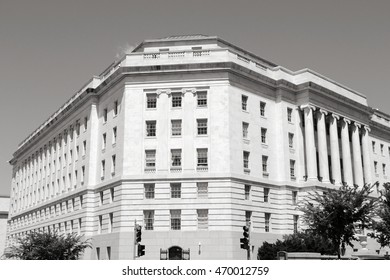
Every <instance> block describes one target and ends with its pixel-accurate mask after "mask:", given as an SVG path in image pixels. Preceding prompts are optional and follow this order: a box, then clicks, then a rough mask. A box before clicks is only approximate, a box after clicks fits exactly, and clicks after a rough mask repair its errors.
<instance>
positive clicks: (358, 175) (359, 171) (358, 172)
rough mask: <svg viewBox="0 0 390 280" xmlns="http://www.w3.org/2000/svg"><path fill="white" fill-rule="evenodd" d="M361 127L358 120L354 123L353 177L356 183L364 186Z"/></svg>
mask: <svg viewBox="0 0 390 280" xmlns="http://www.w3.org/2000/svg"><path fill="white" fill-rule="evenodd" d="M359 128H360V124H358V123H356V122H355V123H354V124H353V125H352V155H353V179H354V182H355V184H356V185H358V186H359V187H362V186H363V184H364V183H363V166H362V154H361V152H360V140H359Z"/></svg>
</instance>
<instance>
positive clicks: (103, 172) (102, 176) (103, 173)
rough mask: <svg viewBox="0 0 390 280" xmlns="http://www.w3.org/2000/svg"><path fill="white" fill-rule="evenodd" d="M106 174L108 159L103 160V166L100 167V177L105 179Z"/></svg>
mask: <svg viewBox="0 0 390 280" xmlns="http://www.w3.org/2000/svg"><path fill="white" fill-rule="evenodd" d="M105 174H106V161H105V160H102V163H101V168H100V177H101V178H102V179H104V175H105Z"/></svg>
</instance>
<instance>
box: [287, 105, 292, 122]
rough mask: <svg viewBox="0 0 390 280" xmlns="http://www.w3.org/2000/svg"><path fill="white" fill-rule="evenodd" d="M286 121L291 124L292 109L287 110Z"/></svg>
mask: <svg viewBox="0 0 390 280" xmlns="http://www.w3.org/2000/svg"><path fill="white" fill-rule="evenodd" d="M287 121H288V122H292V109H291V108H287Z"/></svg>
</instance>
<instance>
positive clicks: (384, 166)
mask: <svg viewBox="0 0 390 280" xmlns="http://www.w3.org/2000/svg"><path fill="white" fill-rule="evenodd" d="M382 172H383V176H386V164H384V163H383V164H382Z"/></svg>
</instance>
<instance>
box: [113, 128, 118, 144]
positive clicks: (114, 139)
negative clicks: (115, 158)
mask: <svg viewBox="0 0 390 280" xmlns="http://www.w3.org/2000/svg"><path fill="white" fill-rule="evenodd" d="M116 135H117V128H116V127H114V128H113V129H112V145H114V144H116Z"/></svg>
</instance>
